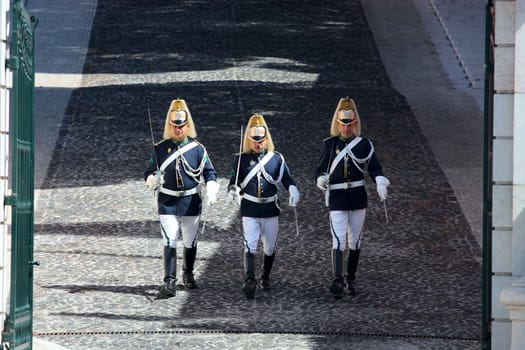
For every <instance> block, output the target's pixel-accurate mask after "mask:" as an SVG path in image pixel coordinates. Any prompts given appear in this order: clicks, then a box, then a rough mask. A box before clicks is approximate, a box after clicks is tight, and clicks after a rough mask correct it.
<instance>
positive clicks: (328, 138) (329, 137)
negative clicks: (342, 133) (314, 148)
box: [323, 136, 335, 142]
mask: <svg viewBox="0 0 525 350" xmlns="http://www.w3.org/2000/svg"><path fill="white" fill-rule="evenodd" d="M334 137H335V136H328V137H327V138H326V139H323V142H325V141H328V140H330V139H333V138H334Z"/></svg>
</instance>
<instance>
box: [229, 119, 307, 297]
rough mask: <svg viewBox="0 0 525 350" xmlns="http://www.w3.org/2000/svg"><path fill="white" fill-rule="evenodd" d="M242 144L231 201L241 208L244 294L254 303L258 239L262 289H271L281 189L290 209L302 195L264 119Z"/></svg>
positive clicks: (252, 123) (247, 132) (231, 184)
mask: <svg viewBox="0 0 525 350" xmlns="http://www.w3.org/2000/svg"><path fill="white" fill-rule="evenodd" d="M241 134H242V129H241ZM241 141H242V143H241V147H240V153H239V155H238V156H236V157H235V160H234V162H233V167H232V172H231V178H230V182H229V186H228V189H229V192H228V197H229V199H230V200H231V201H232V202H234V203H235V204H236V205H238V206H240V212H241V216H242V229H243V236H244V273H245V280H244V284H243V292H244V294H245V295H246V297H247V298H248V299H253V298H254V297H255V290H256V288H257V280H256V277H255V260H256V253H257V244H258V242H259V239H261V241H262V244H263V261H262V270H261V275H260V283H261V288H262V289H263V290H269V289H270V288H271V280H270V272H271V270H272V266H273V263H274V259H275V252H276V245H277V237H278V233H279V215H280V211H281V208H280V207H279V205H280V203H279V198H278V188H281V189H282V188H283V187H284V188H285V189H287V190H288V191H289V194H290V196H289V205H290V206H292V207H295V206H296V205H297V203H298V202H299V191H298V189H297V186H296V184H295V181H294V180H293V179H292V177H291V175H290V171H289V169H288V166H287V164H286V162H285V160H284V157H283V155H282V154H280V153H278V152H276V151H275V150H274V144H273V140H272V136H271V134H270V130H269V129H268V125H267V124H266V121H265V120H264V117H263V116H262V115H260V114H254V115H252V116H251V117H250V120H249V121H248V125H247V128H246V130H245V133H244V138H243V135H241Z"/></svg>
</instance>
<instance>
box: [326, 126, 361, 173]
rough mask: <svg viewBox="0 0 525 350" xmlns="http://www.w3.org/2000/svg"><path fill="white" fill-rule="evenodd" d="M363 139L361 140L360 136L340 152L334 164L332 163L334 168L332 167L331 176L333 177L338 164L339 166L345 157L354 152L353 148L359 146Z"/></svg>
mask: <svg viewBox="0 0 525 350" xmlns="http://www.w3.org/2000/svg"><path fill="white" fill-rule="evenodd" d="M361 140H362V138H360V137H359V136H358V137H356V138H355V139H353V140H352V141H350V143H349V144H348V145H346V147H345V148H343V150H342V151H341V152H339V154H338V155H337V156H336V157H335V159H334V162H333V163H332V166H331V167H330V175H332V173H333V172H334V170H335V168H336V167H337V164H339V162H340V161H341V159H343V157H344V156H345V155H346V154H348V153H350V151H351V150H352V148H353V147H354V146H355V145H357V144H358V143H359V141H361Z"/></svg>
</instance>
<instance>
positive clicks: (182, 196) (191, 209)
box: [144, 99, 219, 298]
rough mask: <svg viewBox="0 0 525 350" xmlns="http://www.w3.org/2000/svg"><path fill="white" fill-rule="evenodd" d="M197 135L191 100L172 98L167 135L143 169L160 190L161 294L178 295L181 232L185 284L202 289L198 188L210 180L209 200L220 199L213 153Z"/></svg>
mask: <svg viewBox="0 0 525 350" xmlns="http://www.w3.org/2000/svg"><path fill="white" fill-rule="evenodd" d="M150 123H151V120H150ZM196 137H197V132H196V130H195V125H194V122H193V119H192V117H191V113H190V111H189V109H188V106H187V105H186V102H185V101H184V100H183V99H176V100H173V101H172V102H171V104H170V107H169V109H168V112H167V114H166V121H165V125H164V135H163V140H162V141H160V142H158V143H157V144H155V145H154V152H153V155H152V157H151V158H150V164H149V166H148V168H147V169H146V171H145V172H144V179H145V180H146V185H147V186H148V187H149V188H150V189H153V190H156V191H157V192H158V193H157V205H158V213H159V219H160V231H161V235H162V240H163V245H164V247H163V250H164V251H163V255H164V285H163V286H162V287H161V288H160V292H159V295H158V298H169V297H173V296H175V294H176V281H177V240H178V239H179V235H180V234H181V233H182V242H183V251H182V272H183V276H182V280H183V284H184V285H185V286H186V287H187V288H190V289H194V288H197V283H196V281H195V278H194V274H193V268H194V264H195V257H196V255H197V238H198V237H197V236H198V230H199V221H200V214H201V210H202V200H201V196H200V193H199V190H200V187H201V186H202V187H203V186H204V182H205V186H206V197H207V205H212V204H214V203H215V201H216V198H217V193H218V191H219V183H218V182H217V181H216V180H217V175H216V172H215V169H214V167H213V164H212V162H211V161H210V159H209V157H208V152H207V151H206V148H205V147H204V145H203V144H201V143H200V142H198V141H197V140H196V139H195V138H196Z"/></svg>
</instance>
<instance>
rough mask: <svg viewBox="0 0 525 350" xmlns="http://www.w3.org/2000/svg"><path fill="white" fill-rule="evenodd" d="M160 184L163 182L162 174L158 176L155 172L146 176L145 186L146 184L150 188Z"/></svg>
mask: <svg viewBox="0 0 525 350" xmlns="http://www.w3.org/2000/svg"><path fill="white" fill-rule="evenodd" d="M162 184H164V175H162V174H161V175H160V177H159V176H157V173H156V172H155V173H153V174H151V175H149V176H148V177H147V178H146V186H148V187H149V189H150V190H152V189H154V188H157V187H159V185H162Z"/></svg>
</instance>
